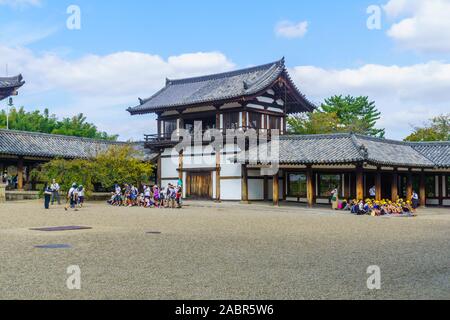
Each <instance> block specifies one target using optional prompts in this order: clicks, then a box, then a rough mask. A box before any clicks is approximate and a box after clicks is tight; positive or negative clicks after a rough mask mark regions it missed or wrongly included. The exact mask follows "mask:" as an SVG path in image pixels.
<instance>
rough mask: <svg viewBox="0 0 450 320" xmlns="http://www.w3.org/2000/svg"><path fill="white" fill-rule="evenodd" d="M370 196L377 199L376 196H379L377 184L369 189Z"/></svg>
mask: <svg viewBox="0 0 450 320" xmlns="http://www.w3.org/2000/svg"><path fill="white" fill-rule="evenodd" d="M369 196H370V197H371V198H372V199H376V197H377V188H375V186H373V187H372V188H370V189H369Z"/></svg>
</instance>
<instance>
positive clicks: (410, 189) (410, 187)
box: [406, 170, 413, 201]
mask: <svg viewBox="0 0 450 320" xmlns="http://www.w3.org/2000/svg"><path fill="white" fill-rule="evenodd" d="M412 180H413V179H412V173H411V170H409V171H408V174H407V182H406V201H410V200H411V198H412V192H413V181H412Z"/></svg>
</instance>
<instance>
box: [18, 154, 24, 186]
mask: <svg viewBox="0 0 450 320" xmlns="http://www.w3.org/2000/svg"><path fill="white" fill-rule="evenodd" d="M17 189H19V190H23V158H22V157H19V160H18V161H17Z"/></svg>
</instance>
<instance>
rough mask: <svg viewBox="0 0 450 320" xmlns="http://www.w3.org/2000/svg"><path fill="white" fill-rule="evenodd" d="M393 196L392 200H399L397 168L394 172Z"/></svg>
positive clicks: (392, 182)
mask: <svg viewBox="0 0 450 320" xmlns="http://www.w3.org/2000/svg"><path fill="white" fill-rule="evenodd" d="M391 198H392V201H397V200H398V172H397V169H395V171H394V173H393V174H392V181H391Z"/></svg>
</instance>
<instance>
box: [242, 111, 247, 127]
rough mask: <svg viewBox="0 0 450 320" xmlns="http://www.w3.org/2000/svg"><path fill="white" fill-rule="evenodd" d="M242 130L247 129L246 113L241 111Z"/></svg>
mask: <svg viewBox="0 0 450 320" xmlns="http://www.w3.org/2000/svg"><path fill="white" fill-rule="evenodd" d="M242 128H243V129H244V130H246V129H247V111H245V110H244V111H242Z"/></svg>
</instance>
